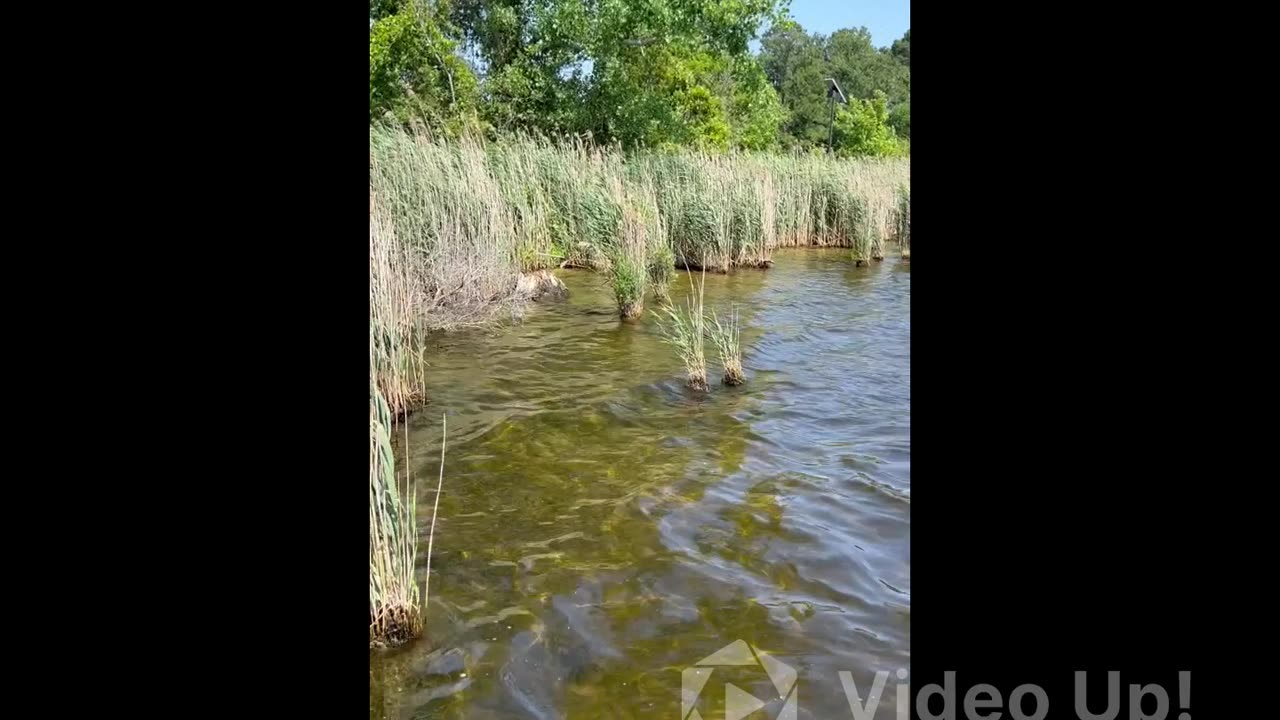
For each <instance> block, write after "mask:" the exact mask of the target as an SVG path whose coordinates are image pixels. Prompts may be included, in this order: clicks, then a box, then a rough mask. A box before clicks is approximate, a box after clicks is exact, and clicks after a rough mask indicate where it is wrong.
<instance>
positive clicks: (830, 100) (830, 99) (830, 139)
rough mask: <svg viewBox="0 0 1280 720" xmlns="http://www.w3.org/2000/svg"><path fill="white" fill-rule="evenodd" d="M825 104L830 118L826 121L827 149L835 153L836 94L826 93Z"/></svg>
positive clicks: (832, 92)
mask: <svg viewBox="0 0 1280 720" xmlns="http://www.w3.org/2000/svg"><path fill="white" fill-rule="evenodd" d="M827 104H828V105H830V106H831V117H830V118H829V119H828V120H827V149H828V150H830V151H831V152H835V151H836V94H835V92H834V91H828V92H827Z"/></svg>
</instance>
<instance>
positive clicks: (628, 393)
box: [369, 250, 911, 720]
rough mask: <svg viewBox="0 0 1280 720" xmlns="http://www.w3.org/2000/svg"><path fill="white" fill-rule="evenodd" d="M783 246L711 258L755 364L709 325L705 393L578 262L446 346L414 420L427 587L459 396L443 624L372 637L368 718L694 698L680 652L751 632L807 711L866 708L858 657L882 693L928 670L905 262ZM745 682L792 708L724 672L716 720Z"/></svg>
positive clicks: (586, 712)
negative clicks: (748, 261) (790, 677)
mask: <svg viewBox="0 0 1280 720" xmlns="http://www.w3.org/2000/svg"><path fill="white" fill-rule="evenodd" d="M775 260H776V264H775V265H774V267H773V268H772V269H770V270H768V271H763V272H761V271H750V270H743V271H739V272H736V273H734V274H733V275H729V276H722V275H707V276H706V305H707V308H708V309H712V308H715V309H717V310H720V311H721V312H722V313H723V312H724V311H725V310H726V309H727V308H728V307H729V304H730V303H734V304H735V305H736V306H737V307H738V310H739V317H740V319H741V321H742V324H743V332H742V346H743V364H744V366H745V368H746V374H747V384H746V385H743V386H741V387H737V388H727V387H725V386H723V385H720V384H719V382H718V380H719V373H718V372H717V364H716V360H715V353H714V350H713V349H712V347H711V346H710V345H708V346H707V353H708V366H709V367H708V375H709V378H710V380H711V381H712V390H711V392H710V394H708V395H706V396H703V397H699V396H697V395H695V394H694V393H692V392H690V391H688V390H686V389H685V387H684V385H683V376H684V372H683V368H682V366H681V365H680V363H679V360H678V359H677V358H676V356H675V355H674V352H673V350H672V349H671V348H670V347H668V346H667V345H665V344H664V343H662V341H661V339H660V336H659V334H658V332H657V327H656V325H655V322H654V318H653V317H652V316H651V315H650V314H649V313H648V312H646V316H645V317H644V318H643V319H642V320H641V321H638V322H629V323H622V322H620V321H619V320H618V319H617V317H616V314H615V311H614V305H613V301H612V297H611V295H610V292H609V289H608V287H607V286H605V285H604V284H603V279H602V278H601V277H600V276H597V275H593V274H590V273H586V272H582V271H569V272H564V273H560V275H561V277H562V278H563V279H564V280H565V282H566V283H567V284H568V286H569V288H570V292H571V295H570V298H569V300H567V301H565V302H564V303H555V304H539V305H536V306H535V307H534V308H532V310H531V311H530V312H529V314H528V315H527V317H526V318H525V319H524V321H523V322H522V323H521V324H519V325H516V326H513V327H506V328H502V329H500V330H498V331H494V332H490V333H469V334H453V335H444V336H440V337H439V338H438V339H437V340H436V342H437V343H438V347H437V348H436V349H435V351H434V353H433V360H432V367H431V368H430V372H429V379H428V388H427V390H428V394H429V396H430V397H431V398H432V403H431V405H430V406H429V407H428V408H427V409H426V410H424V411H422V412H420V413H418V414H416V415H415V416H413V418H412V420H411V422H410V435H409V450H410V467H411V469H412V471H413V472H414V474H415V476H416V478H417V481H418V485H419V505H418V507H419V528H420V531H421V533H422V537H423V540H422V543H421V548H420V556H419V562H418V575H419V580H420V581H421V580H423V579H425V575H426V567H425V557H426V545H427V543H426V534H427V529H428V527H429V525H430V518H431V504H432V502H433V501H434V496H435V487H436V481H437V477H438V472H439V459H440V419H441V418H440V415H441V413H447V414H448V419H449V433H448V436H449V442H448V449H447V454H446V459H445V478H444V492H443V493H442V495H441V498H440V508H439V519H438V520H437V525H436V534H435V547H434V551H433V559H432V573H431V587H430V590H431V599H430V606H429V608H428V609H427V611H426V612H425V613H424V622H425V625H426V630H425V632H424V637H422V638H420V639H419V640H417V641H415V642H414V643H411V644H410V645H408V646H406V647H403V648H398V649H396V650H392V651H370V678H369V689H370V693H369V716H370V718H435V717H438V718H476V719H483V718H546V719H550V718H574V719H577V718H583V719H584V720H596V719H599V718H680V717H681V714H682V713H681V710H682V707H681V671H682V670H683V669H685V668H686V667H689V666H692V665H693V664H694V663H696V662H697V661H699V660H701V659H702V658H704V657H706V656H708V655H711V654H712V653H714V652H716V651H717V650H719V649H721V648H722V647H724V646H726V645H728V644H730V643H731V642H733V641H735V640H739V639H741V640H745V641H746V642H747V643H749V644H750V645H751V646H752V647H754V648H756V649H757V650H759V651H762V652H764V653H768V654H769V655H771V656H773V657H774V658H776V659H777V660H780V661H781V662H782V663H784V664H786V665H788V666H790V667H791V668H793V669H794V670H795V671H796V675H797V678H798V682H797V688H798V690H797V692H798V695H797V698H796V702H797V708H798V717H801V718H823V719H826V718H852V717H853V715H852V713H851V712H850V709H849V704H848V701H847V700H846V699H845V695H844V692H843V690H842V688H841V682H840V679H839V675H838V673H839V672H840V671H849V672H851V673H852V678H853V680H854V681H855V682H856V683H857V686H858V689H859V691H860V693H861V695H862V697H863V698H865V697H866V692H867V691H866V689H867V688H869V687H870V684H871V681H872V678H873V676H874V674H875V672H876V671H879V670H885V671H888V672H890V673H892V672H893V671H895V670H897V669H899V668H908V667H909V659H910V650H909V648H910V643H909V624H910V618H911V574H910V567H911V545H910V513H911V460H910V449H911V443H910V430H911V407H910V399H911V392H910V380H911V370H910V362H909V361H910V346H909V338H910V329H911V320H910V312H909V307H910V299H911V282H910V279H911V275H910V270H909V267H910V266H909V264H908V263H905V262H897V261H896V260H895V259H890V260H888V261H886V262H884V263H882V264H875V265H874V266H873V267H869V268H855V267H854V264H853V262H852V261H851V260H850V259H849V256H848V251H835V250H790V251H780V252H777V253H775ZM674 287H675V297H676V299H677V301H683V297H684V296H685V295H686V294H687V293H688V289H689V276H687V275H685V274H684V273H680V274H679V275H678V277H677V284H676V285H675V286H674ZM654 306H655V305H654V303H653V302H652V300H650V301H649V307H650V308H653V307H654ZM726 681H731V682H732V683H733V684H734V685H735V686H737V687H739V688H741V689H742V690H745V691H746V692H748V693H750V694H752V695H754V696H756V697H758V698H760V699H761V700H764V701H768V702H767V705H766V707H765V710H764V712H763V713H756V714H754V715H751V716H750V717H751V718H758V717H759V718H762V717H767V718H775V717H777V716H778V713H779V711H780V710H781V709H782V705H783V700H782V699H781V698H779V697H778V695H779V692H778V690H776V689H775V688H774V685H773V683H771V682H770V679H769V676H768V675H767V674H766V672H765V671H764V670H762V669H761V668H760V667H757V666H743V667H733V668H717V669H716V670H715V672H714V674H713V676H712V678H711V679H710V681H708V682H707V684H706V686H705V688H704V690H703V692H702V693H701V696H700V699H699V700H698V704H697V705H696V707H697V708H698V709H699V712H700V713H701V716H702V717H703V718H704V720H718V719H719V718H722V717H724V714H723V713H724V705H725V702H726V701H725V694H726V690H725V687H726V686H725V682H726ZM895 682H896V679H895V678H894V677H893V676H892V675H891V676H890V682H889V685H888V686H887V688H886V691H885V693H884V696H883V697H882V700H881V709H880V710H879V712H878V713H877V717H884V718H892V717H894V714H893V712H894V707H895V703H894V688H895Z"/></svg>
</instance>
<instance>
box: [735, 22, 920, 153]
mask: <svg viewBox="0 0 1280 720" xmlns="http://www.w3.org/2000/svg"><path fill="white" fill-rule="evenodd" d="M894 48H897V50H896V51H895V50H894V49H893V48H885V49H881V50H877V49H876V48H875V47H874V46H873V45H872V44H871V34H870V32H868V31H867V29H866V28H853V29H844V30H837V31H836V32H834V33H832V34H831V35H830V36H829V37H824V36H822V35H818V34H812V35H810V34H808V33H806V32H805V31H804V29H803V28H801V27H800V26H799V25H798V24H796V23H795V22H794V21H792V20H783V21H780V22H777V23H775V24H774V25H773V26H772V27H771V28H770V29H769V31H768V32H767V33H765V35H764V37H763V38H762V39H761V52H760V60H761V63H762V65H763V66H764V69H765V74H766V76H767V77H768V78H769V82H770V83H772V84H773V86H774V88H776V89H777V91H778V95H779V96H780V98H781V100H782V104H783V108H784V111H785V112H786V114H787V118H786V120H785V122H784V125H783V135H784V142H785V143H787V144H789V145H801V146H809V147H812V146H820V145H825V144H826V142H827V133H828V122H829V117H830V115H829V113H830V109H829V106H828V103H827V98H826V79H827V78H835V80H836V81H837V82H838V83H840V87H841V89H842V90H843V91H844V93H845V95H846V97H848V98H849V99H851V100H853V99H858V100H869V99H872V98H874V97H875V96H876V93H877V92H879V93H883V94H884V96H885V98H886V103H887V106H888V107H889V108H890V109H892V110H893V111H894V115H893V118H894V122H895V127H901V128H902V130H903V131H904V132H903V134H904V136H905V135H906V133H908V132H909V126H910V123H909V117H910V109H909V104H910V100H911V69H910V65H909V62H904V60H907V61H909V54H910V32H909V31H908V33H907V34H906V35H904V37H903V39H902V40H899V41H896V42H895V43H894ZM899 108H902V109H899Z"/></svg>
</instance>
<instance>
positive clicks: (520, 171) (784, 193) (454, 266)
mask: <svg viewBox="0 0 1280 720" xmlns="http://www.w3.org/2000/svg"><path fill="white" fill-rule="evenodd" d="M369 164H370V194H371V201H370V205H371V216H374V215H375V211H376V216H377V217H378V218H379V222H381V223H382V225H383V226H384V230H383V232H384V233H385V234H388V235H391V236H393V237H394V238H395V240H396V242H398V243H399V244H400V245H402V246H403V251H402V253H403V254H402V257H403V258H404V259H405V260H406V261H407V262H409V263H410V267H412V268H413V275H412V277H411V280H412V282H413V283H414V285H413V286H414V288H415V291H416V292H417V294H418V296H417V298H416V301H417V302H419V303H420V304H421V305H422V306H423V307H424V308H425V310H423V312H421V313H420V315H421V317H420V322H419V324H420V326H421V328H422V329H423V330H425V331H430V330H436V329H448V328H451V327H459V326H465V325H476V324H483V323H486V322H489V321H491V320H493V319H495V318H497V317H499V316H501V315H502V314H503V310H511V311H515V310H516V309H517V307H518V306H517V303H518V300H517V299H516V298H515V297H514V295H515V294H514V287H515V285H516V279H517V277H518V276H519V274H520V273H522V272H529V271H533V270H541V269H549V268H554V267H585V268H590V269H592V270H595V271H597V272H602V273H606V274H609V275H610V280H611V282H612V283H613V284H614V285H615V295H616V297H617V300H618V304H619V314H620V315H631V316H634V315H636V314H639V313H640V312H642V311H643V302H644V300H643V299H644V296H645V295H646V294H647V293H649V292H651V293H652V295H653V296H654V297H655V298H657V299H658V300H659V301H660V302H665V301H666V300H667V299H668V297H669V291H668V287H669V285H670V283H671V281H672V277H673V275H674V272H675V270H676V269H678V268H681V267H688V268H689V269H693V270H706V271H708V272H731V271H733V270H734V269H736V268H744V267H746V268H751V267H755V268H767V267H769V265H770V264H771V263H772V252H773V250H774V249H776V248H779V247H795V246H816V247H843V248H849V249H850V250H851V253H852V256H853V258H854V260H855V262H857V263H858V264H866V263H867V262H869V261H870V260H873V259H882V258H883V257H884V254H885V245H886V243H888V242H891V241H892V240H893V239H895V238H898V237H900V233H899V232H897V227H898V225H899V224H900V222H901V221H900V215H901V213H902V212H903V207H902V204H901V196H902V193H901V191H900V188H903V187H905V186H906V185H907V184H908V183H909V179H910V167H909V160H906V159H901V158H897V159H864V160H847V159H839V158H834V157H830V156H825V155H799V154H796V155H765V154H752V153H746V152H735V153H729V154H725V155H709V154H704V153H699V152H696V151H692V150H680V151H659V150H647V151H640V152H636V153H632V154H624V153H622V152H621V151H620V150H619V149H618V148H617V147H614V146H605V147H599V146H593V145H589V144H587V143H585V142H581V141H578V140H550V139H546V138H542V137H535V136H532V135H527V134H522V135H516V136H512V137H507V138H503V139H501V140H495V141H488V142H485V141H480V140H474V139H464V140H459V141H441V140H431V139H428V138H426V137H424V136H420V135H414V134H411V133H409V132H406V131H404V130H401V129H394V128H382V127H372V126H371V127H370V130H369ZM374 197H376V198H377V203H376V207H375V203H374V201H373V199H372V198H374ZM908 207H909V206H908ZM371 222H372V220H371ZM641 238H643V241H641Z"/></svg>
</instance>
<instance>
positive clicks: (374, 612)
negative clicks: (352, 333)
mask: <svg viewBox="0 0 1280 720" xmlns="http://www.w3.org/2000/svg"><path fill="white" fill-rule="evenodd" d="M370 391H371V393H372V395H371V397H370V419H369V645H370V647H386V646H395V645H401V644H403V643H405V642H408V641H409V640H412V639H413V638H414V637H416V636H417V635H418V633H420V632H421V631H422V612H421V608H420V607H419V605H418V585H417V583H415V582H414V579H413V570H414V559H415V558H416V557H417V555H418V522H417V492H416V487H415V485H414V483H413V479H412V476H411V475H410V474H409V471H408V469H407V468H406V469H405V478H404V487H403V489H401V488H400V487H399V486H398V485H399V484H398V482H397V480H396V469H395V468H396V466H395V455H394V454H393V451H392V448H391V432H390V428H391V425H390V423H391V422H392V419H391V411H390V409H389V408H388V407H387V403H386V401H385V400H383V398H382V394H381V393H380V392H378V388H377V385H376V384H371V385H370ZM441 423H442V425H441V428H442V430H441V437H440V481H439V484H438V485H437V486H436V499H435V505H434V507H432V510H431V529H430V531H429V532H428V535H427V579H426V588H425V590H424V594H423V605H422V607H425V606H426V605H427V604H428V603H429V602H430V599H431V550H432V545H433V544H434V541H435V535H436V512H437V511H438V510H439V509H440V491H441V490H442V489H443V487H444V450H445V438H446V435H447V429H446V428H447V421H446V420H445V418H444V416H442V417H441ZM408 442H409V431H408V426H407V425H406V426H405V444H406V447H407V445H408Z"/></svg>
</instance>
